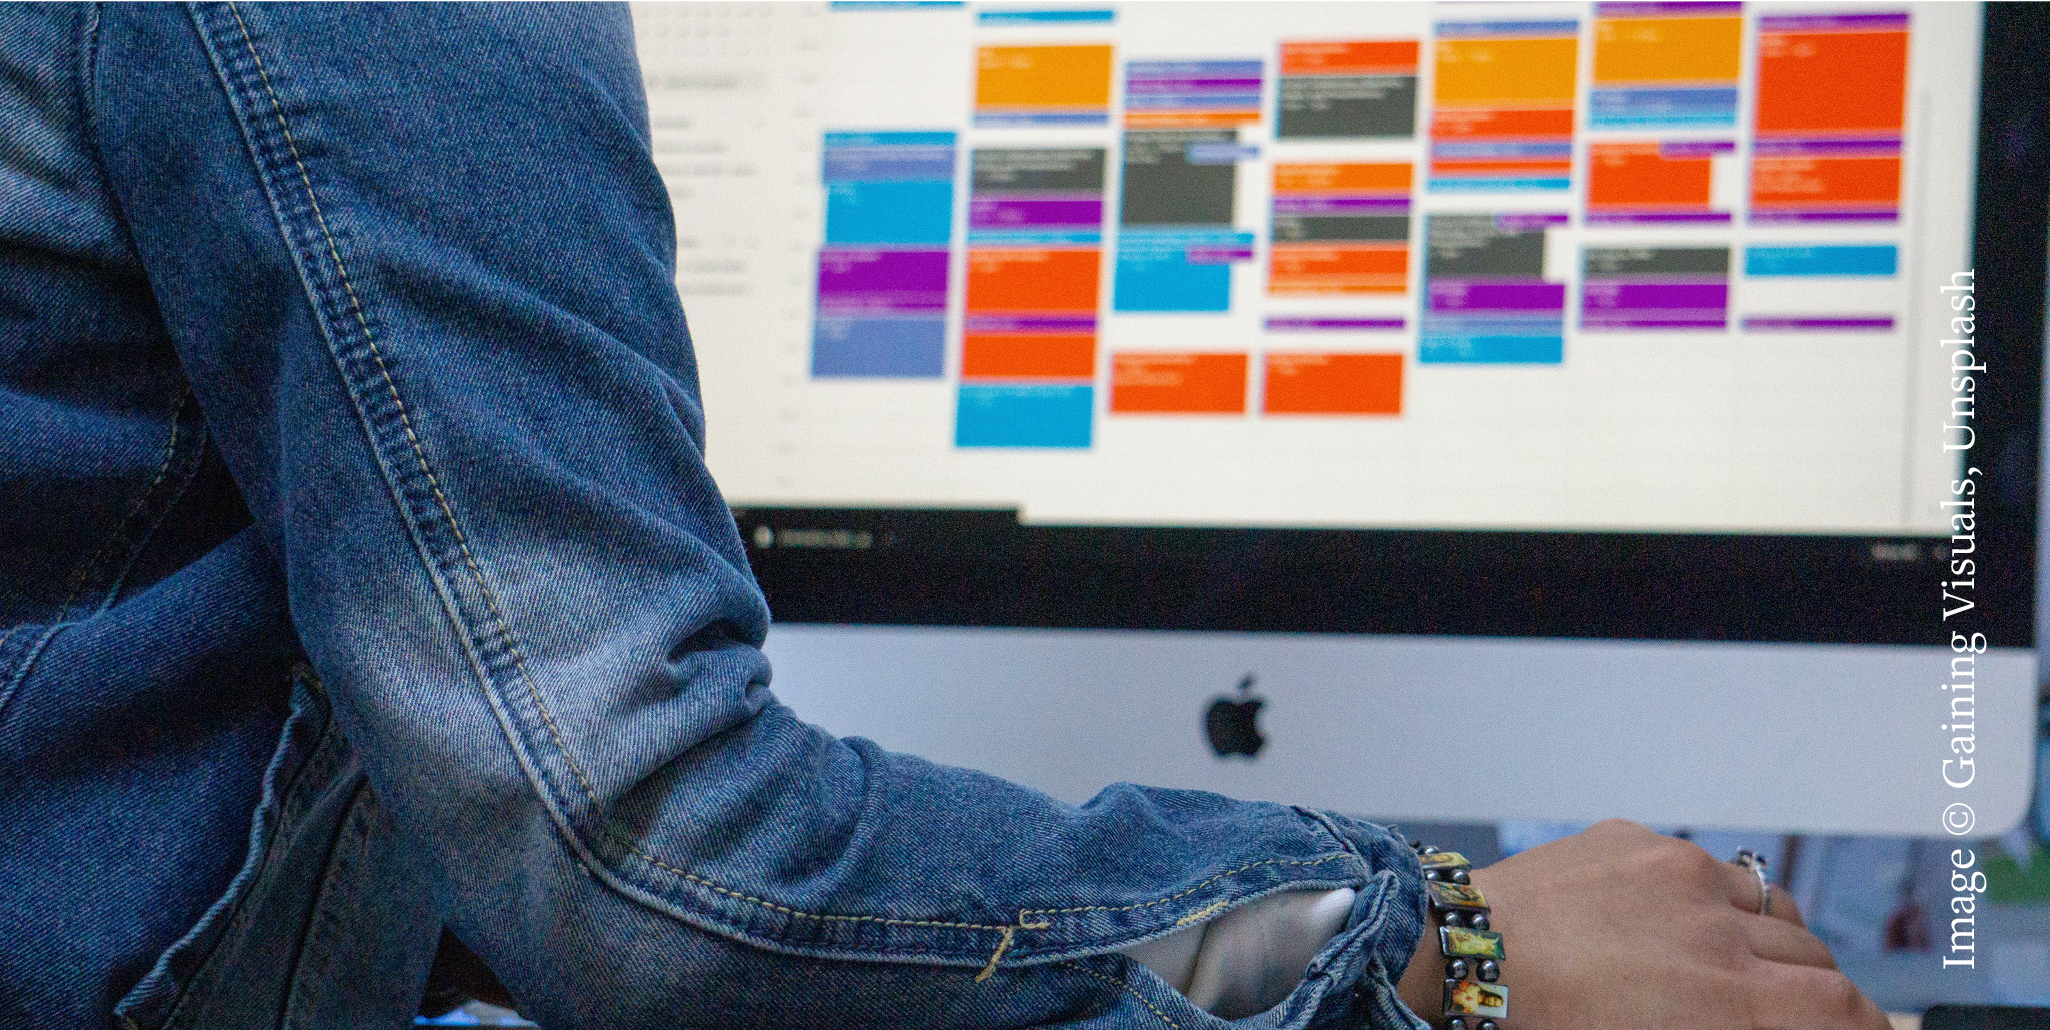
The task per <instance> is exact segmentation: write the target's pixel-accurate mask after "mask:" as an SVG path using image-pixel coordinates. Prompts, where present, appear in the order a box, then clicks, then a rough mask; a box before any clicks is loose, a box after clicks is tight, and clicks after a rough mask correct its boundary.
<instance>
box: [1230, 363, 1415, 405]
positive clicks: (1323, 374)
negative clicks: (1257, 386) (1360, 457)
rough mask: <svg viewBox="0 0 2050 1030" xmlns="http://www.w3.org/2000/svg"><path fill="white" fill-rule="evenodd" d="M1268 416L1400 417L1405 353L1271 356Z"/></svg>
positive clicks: (1265, 400)
mask: <svg viewBox="0 0 2050 1030" xmlns="http://www.w3.org/2000/svg"><path fill="white" fill-rule="evenodd" d="M1266 393H1267V395H1266V397H1265V399H1264V402H1263V404H1262V410H1263V411H1264V412H1265V413H1266V414H1269V415H1399V414H1401V413H1402V355H1400V354H1304V353H1285V354H1269V355H1267V391H1266Z"/></svg>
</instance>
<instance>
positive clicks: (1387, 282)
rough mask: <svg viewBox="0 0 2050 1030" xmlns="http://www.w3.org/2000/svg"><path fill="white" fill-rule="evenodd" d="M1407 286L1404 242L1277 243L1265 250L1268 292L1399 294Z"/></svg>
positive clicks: (1407, 256) (1407, 252)
mask: <svg viewBox="0 0 2050 1030" xmlns="http://www.w3.org/2000/svg"><path fill="white" fill-rule="evenodd" d="M1408 285H1409V246H1408V245H1407V244H1400V243H1398V244H1394V245H1384V246H1358V245H1353V246H1347V245H1342V244H1339V245H1334V244H1286V243H1277V244H1275V245H1274V247H1273V249H1272V250H1271V251H1270V252H1269V265H1268V279H1267V291H1268V292H1269V293H1275V294H1291V293H1401V292H1403V290H1404V289H1406V288H1407V287H1408Z"/></svg>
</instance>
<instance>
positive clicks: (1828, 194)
mask: <svg viewBox="0 0 2050 1030" xmlns="http://www.w3.org/2000/svg"><path fill="white" fill-rule="evenodd" d="M1900 195H1901V159H1900V158H1898V157H1760V158H1756V159H1754V160H1753V162H1752V165H1751V204H1752V206H1753V207H1758V208H1770V207H1786V206H1798V207H1803V208H1830V207H1851V208H1855V207H1886V208H1890V207H1893V206H1894V205H1895V204H1897V203H1899V202H1900Z"/></svg>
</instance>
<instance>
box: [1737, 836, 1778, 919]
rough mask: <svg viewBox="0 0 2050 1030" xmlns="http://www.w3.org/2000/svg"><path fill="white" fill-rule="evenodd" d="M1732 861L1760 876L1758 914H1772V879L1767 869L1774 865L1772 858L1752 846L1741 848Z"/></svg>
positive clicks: (1753, 874)
mask: <svg viewBox="0 0 2050 1030" xmlns="http://www.w3.org/2000/svg"><path fill="white" fill-rule="evenodd" d="M1730 861H1732V862H1735V863H1737V864H1738V865H1740V866H1743V867H1744V868H1746V869H1749V870H1751V875H1752V876H1755V877H1757V878H1758V914H1759V915H1762V916H1767V915H1771V914H1772V880H1771V879H1770V878H1769V877H1767V876H1766V870H1767V869H1770V868H1771V867H1772V862H1771V860H1770V859H1767V858H1766V857H1765V856H1764V855H1761V854H1759V853H1758V852H1756V851H1753V850H1751V849H1750V848H1740V849H1738V851H1737V857H1736V858H1733V859H1730Z"/></svg>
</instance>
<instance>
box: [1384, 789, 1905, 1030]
mask: <svg viewBox="0 0 2050 1030" xmlns="http://www.w3.org/2000/svg"><path fill="white" fill-rule="evenodd" d="M1473 883H1474V886H1476V887H1478V888H1480V890H1481V893H1482V894H1484V895H1486V896H1487V900H1488V904H1489V906H1490V907H1491V908H1492V912H1491V913H1490V914H1489V917H1488V918H1489V920H1490V923H1491V925H1492V927H1493V928H1494V929H1496V930H1499V931H1501V933H1502V946H1503V951H1504V956H1505V957H1504V960H1503V962H1502V979H1501V983H1502V985H1503V986H1505V987H1507V988H1508V989H1509V1015H1508V1016H1507V1017H1506V1018H1504V1019H1502V1020H1501V1024H1502V1026H1503V1028H1504V1030H1659V1028H1675V1030H1679V1028H1684V1030H1888V1023H1887V1021H1886V1017H1885V1015H1883V1014H1882V1013H1881V1012H1880V1011H1879V1009H1878V1007H1877V1006H1875V1005H1873V1004H1872V1002H1871V1001H1870V1000H1869V999H1867V998H1866V997H1865V996H1864V995H1863V994H1861V993H1859V991H1858V989H1857V988H1856V987H1854V986H1852V984H1851V981H1850V980H1849V979H1847V978H1846V977H1845V976H1844V975H1843V974H1842V973H1840V972H1838V971H1837V969H1836V962H1835V961H1834V960H1832V959H1831V958H1830V956H1829V948H1828V947H1826V946H1825V945H1824V944H1823V943H1822V941H1821V940H1819V939H1817V938H1816V936H1815V935H1814V934H1811V933H1809V932H1808V930H1807V929H1806V928H1805V926H1804V925H1803V923H1802V922H1801V914H1800V912H1799V911H1798V910H1797V908H1796V906H1795V905H1794V901H1793V899H1792V898H1789V897H1787V895H1786V892H1784V891H1779V890H1775V891H1773V892H1772V913H1771V915H1770V916H1766V915H1759V914H1758V900H1759V891H1758V880H1757V878H1756V877H1755V876H1754V875H1753V874H1752V873H1751V872H1750V870H1748V869H1745V868H1743V867H1742V866H1738V865H1735V864H1733V863H1730V862H1722V861H1718V860H1717V859H1716V858H1715V857H1714V856H1712V855H1710V854H1709V853H1708V852H1706V851H1703V850H1702V849H1701V848H1699V847H1697V846H1695V845H1694V844H1692V843H1689V842H1687V841H1683V840H1676V839H1674V838H1671V837H1663V836H1660V835H1658V834H1656V833H1653V832H1651V831H1650V830H1647V829H1645V828H1644V827H1642V826H1639V825H1637V824H1636V823H1631V822H1625V821H1623V820H1620V819H1617V820H1610V821H1609V822H1605V823H1601V824H1599V825H1597V826H1594V827H1592V828H1590V829H1588V830H1587V831H1586V832H1585V833H1581V834H1578V835H1575V836H1572V837H1568V838H1566V839H1564V840H1559V841H1554V842H1552V843H1550V844H1546V845H1544V846H1543V847H1538V848H1533V849H1531V850H1529V851H1526V852H1524V853H1522V854H1519V855H1516V856H1514V857H1512V858H1508V859H1504V860H1503V861H1501V862H1498V863H1496V864H1494V865H1492V866H1489V867H1487V868H1486V869H1476V870H1474V871H1473ZM1444 972H1445V960H1444V959H1443V958H1442V957H1441V956H1440V955H1439V952H1438V935H1437V931H1436V929H1430V930H1426V931H1425V933H1424V939H1423V941H1422V942H1421V943H1420V944H1419V945H1418V948H1417V953H1416V957H1415V958H1414V959H1413V960H1412V961H1411V963H1410V967H1409V969H1408V971H1407V972H1406V973H1405V974H1404V976H1403V978H1402V983H1401V986H1400V991H1401V994H1402V1000H1403V1002H1404V1003H1405V1004H1407V1005H1409V1007H1410V1008H1411V1010H1413V1011H1414V1012H1416V1013H1417V1015H1419V1016H1422V1017H1423V1018H1424V1019H1425V1020H1426V1021H1427V1022H1430V1023H1431V1024H1433V1025H1439V1024H1440V1023H1441V1022H1442V1020H1441V1018H1440V1016H1439V1013H1440V1012H1442V1011H1443V999H1442V996H1443V986H1444V982H1445V980H1444ZM1468 1019H1469V1023H1468V1025H1472V1017H1468Z"/></svg>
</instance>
